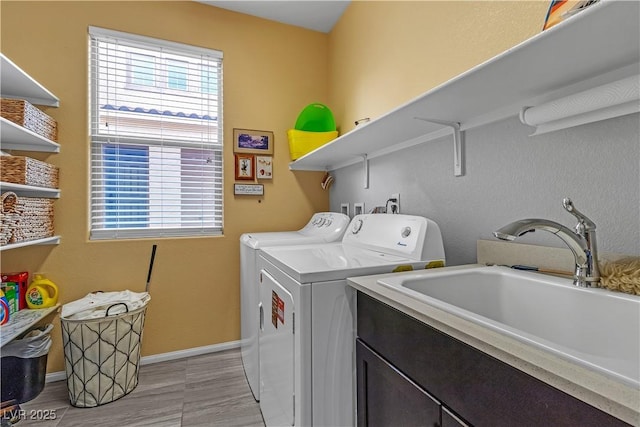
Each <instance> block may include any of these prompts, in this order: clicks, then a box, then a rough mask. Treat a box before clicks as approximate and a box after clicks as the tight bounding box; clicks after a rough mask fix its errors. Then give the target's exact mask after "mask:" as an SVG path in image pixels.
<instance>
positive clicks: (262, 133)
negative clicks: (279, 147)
mask: <svg viewBox="0 0 640 427" xmlns="http://www.w3.org/2000/svg"><path fill="white" fill-rule="evenodd" d="M273 145H274V137H273V132H271V131H267V130H253V129H233V152H234V153H246V154H260V155H266V156H272V155H273Z"/></svg>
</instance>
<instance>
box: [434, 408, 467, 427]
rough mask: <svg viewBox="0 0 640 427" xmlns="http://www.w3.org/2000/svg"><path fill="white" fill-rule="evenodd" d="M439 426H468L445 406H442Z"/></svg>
mask: <svg viewBox="0 0 640 427" xmlns="http://www.w3.org/2000/svg"><path fill="white" fill-rule="evenodd" d="M441 427H469V425H468V424H466V423H465V422H464V421H462V420H461V419H460V418H458V417H457V416H455V415H453V414H452V413H451V412H449V410H447V408H445V407H444V406H443V407H442V425H441Z"/></svg>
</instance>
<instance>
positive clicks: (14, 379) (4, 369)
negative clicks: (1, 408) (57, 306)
mask: <svg viewBox="0 0 640 427" xmlns="http://www.w3.org/2000/svg"><path fill="white" fill-rule="evenodd" d="M52 329H53V325H51V324H49V325H47V326H45V327H42V328H36V329H33V330H31V331H29V332H28V333H26V334H25V335H24V337H23V338H17V339H15V340H13V341H11V342H10V343H8V344H6V345H5V346H4V347H3V348H2V360H1V361H0V373H1V374H2V390H1V394H2V396H1V399H2V401H3V402H4V401H7V400H16V401H17V402H18V403H23V402H28V401H29V400H32V399H35V398H36V397H37V396H38V395H39V394H40V392H41V391H42V389H43V388H44V382H45V377H46V373H47V356H48V354H49V349H50V348H51V330H52Z"/></svg>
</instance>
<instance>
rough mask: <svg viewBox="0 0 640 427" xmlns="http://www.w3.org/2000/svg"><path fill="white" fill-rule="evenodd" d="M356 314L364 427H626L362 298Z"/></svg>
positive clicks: (360, 414)
mask: <svg viewBox="0 0 640 427" xmlns="http://www.w3.org/2000/svg"><path fill="white" fill-rule="evenodd" d="M357 306H358V308H357V325H358V326H357V328H358V329H357V330H358V339H357V344H356V360H357V377H358V385H357V391H358V400H357V402H358V407H357V410H358V425H359V426H396V425H403V426H413V425H416V426H417V425H419V426H427V427H433V426H442V427H454V426H455V427H459V426H461V425H468V426H478V427H479V426H491V427H500V426H505V427H512V426H519V427H527V426H531V427H539V426H543V425H553V426H554V427H556V426H557V427H561V426H567V427H575V426H581V427H587V426H594V427H595V426H597V427H604V426H628V424H626V423H624V422H623V421H621V420H619V419H617V418H615V417H612V416H611V415H609V414H607V413H605V412H602V411H600V410H599V409H597V408H595V407H593V406H591V405H589V404H587V403H585V402H582V401H581V400H579V399H576V398H574V397H573V396H571V395H568V394H566V393H564V392H563V391H561V390H558V389H556V388H554V387H552V386H550V385H549V384H547V383H545V382H543V381H540V380H538V379H537V378H534V377H532V376H530V375H529V374H527V373H525V372H522V371H520V370H518V369H516V368H514V367H512V366H511V365H508V364H506V363H504V362H502V361H500V360H498V359H495V358H493V357H492V356H489V355H487V354H485V353H483V352H481V351H479V350H477V349H476V348H474V347H471V346H470V345H468V344H466V343H463V342H461V341H459V340H457V339H455V338H453V337H451V336H449V335H446V334H444V333H443V332H441V331H439V330H437V329H435V328H432V327H430V326H428V325H426V324H424V323H422V322H420V321H418V320H416V319H414V318H413V317H410V316H408V315H406V314H404V313H402V312H400V311H398V310H396V309H394V308H392V307H390V306H388V305H386V304H383V303H382V302H380V301H378V300H376V299H374V298H371V297H370V296H368V295H366V294H364V293H362V292H358V299H357ZM389 420H394V421H389Z"/></svg>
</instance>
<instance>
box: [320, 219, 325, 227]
mask: <svg viewBox="0 0 640 427" xmlns="http://www.w3.org/2000/svg"><path fill="white" fill-rule="evenodd" d="M324 221H325V219H324V218H320V219H319V220H318V227H322V224H324Z"/></svg>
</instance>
